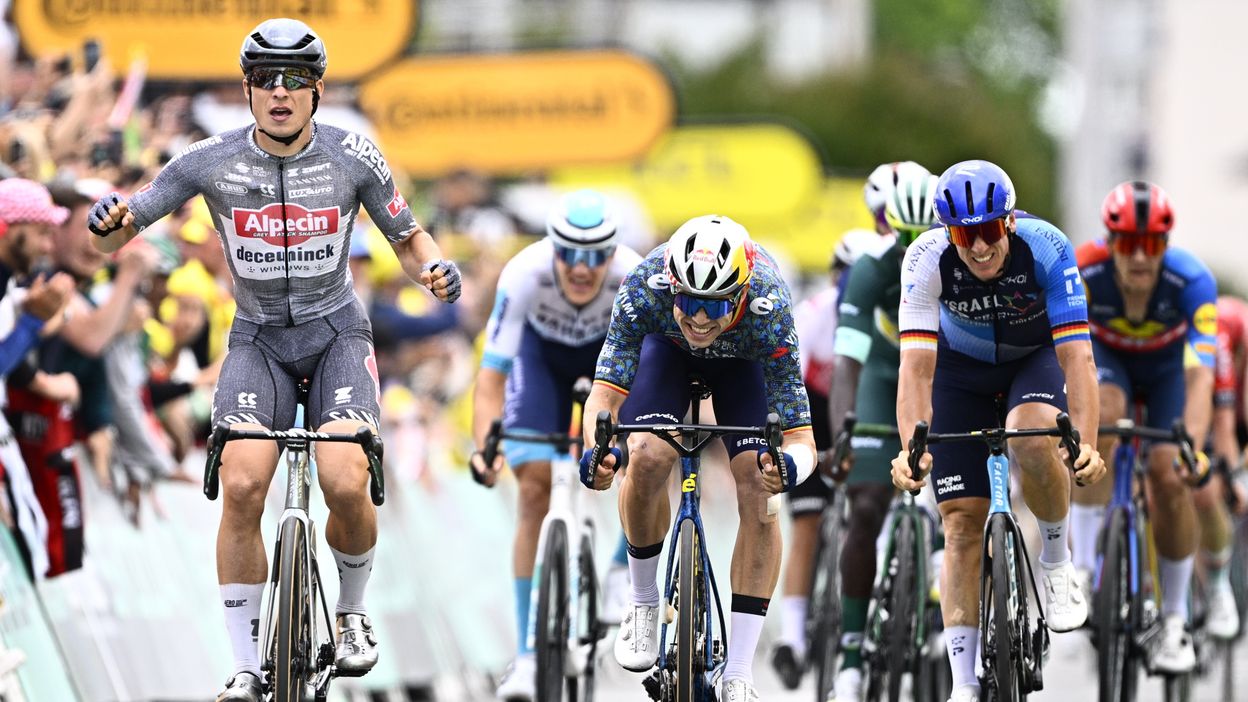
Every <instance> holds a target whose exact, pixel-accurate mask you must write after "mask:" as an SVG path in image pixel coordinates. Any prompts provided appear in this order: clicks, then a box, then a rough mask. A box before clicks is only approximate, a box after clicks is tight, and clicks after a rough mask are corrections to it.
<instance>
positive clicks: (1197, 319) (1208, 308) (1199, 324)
mask: <svg viewBox="0 0 1248 702" xmlns="http://www.w3.org/2000/svg"><path fill="white" fill-rule="evenodd" d="M1192 324H1193V325H1194V326H1195V327H1196V331H1198V332H1200V333H1201V334H1203V335H1205V336H1213V335H1215V334H1217V333H1218V308H1217V306H1216V305H1214V304H1213V303H1212V302H1206V303H1205V304H1203V305H1201V306H1200V307H1197V308H1196V314H1194V315H1192Z"/></svg>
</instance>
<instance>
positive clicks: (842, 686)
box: [832, 668, 862, 702]
mask: <svg viewBox="0 0 1248 702" xmlns="http://www.w3.org/2000/svg"><path fill="white" fill-rule="evenodd" d="M832 695H833V697H832V699H834V700H836V702H862V668H842V669H841V671H840V672H839V673H837V674H836V682H834V683H832Z"/></svg>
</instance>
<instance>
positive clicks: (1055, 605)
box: [1040, 561, 1088, 632]
mask: <svg viewBox="0 0 1248 702" xmlns="http://www.w3.org/2000/svg"><path fill="white" fill-rule="evenodd" d="M1040 570H1041V572H1042V573H1043V576H1044V577H1043V580H1044V604H1045V607H1044V619H1045V621H1046V622H1047V623H1048V625H1049V628H1050V629H1052V630H1053V631H1057V632H1062V631H1074V630H1075V629H1078V628H1079V627H1081V626H1083V625H1084V622H1086V621H1088V600H1087V598H1086V597H1085V595H1084V593H1083V591H1082V590H1081V589H1080V587H1079V573H1078V571H1076V570H1075V566H1074V565H1073V564H1072V563H1071V562H1070V561H1066V562H1065V563H1063V564H1061V565H1056V566H1049V565H1045V564H1044V563H1043V562H1041V563H1040Z"/></svg>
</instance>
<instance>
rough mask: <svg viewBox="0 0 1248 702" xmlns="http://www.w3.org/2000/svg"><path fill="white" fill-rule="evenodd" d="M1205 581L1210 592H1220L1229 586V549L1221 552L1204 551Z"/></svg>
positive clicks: (1228, 547)
mask: <svg viewBox="0 0 1248 702" xmlns="http://www.w3.org/2000/svg"><path fill="white" fill-rule="evenodd" d="M1203 555H1204V560H1205V579H1206V580H1207V581H1208V582H1209V589H1210V590H1220V589H1225V588H1229V587H1230V586H1231V569H1230V565H1231V547H1230V546H1227V547H1226V548H1224V549H1222V550H1221V551H1209V550H1205V551H1204V553H1203Z"/></svg>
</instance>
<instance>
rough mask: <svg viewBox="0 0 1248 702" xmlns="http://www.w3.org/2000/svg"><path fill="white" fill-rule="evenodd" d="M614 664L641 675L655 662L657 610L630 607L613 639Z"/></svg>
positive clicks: (657, 652)
mask: <svg viewBox="0 0 1248 702" xmlns="http://www.w3.org/2000/svg"><path fill="white" fill-rule="evenodd" d="M615 660H616V661H617V662H618V663H619V664H620V665H621V666H623V667H624V669H625V670H631V671H633V672H634V673H644V672H646V671H647V670H650V669H651V668H653V667H654V663H655V661H657V660H659V607H658V606H657V605H656V606H654V607H651V606H649V605H640V604H632V605H630V606H629V608H628V611H627V613H625V615H624V620H623V621H621V622H620V630H619V632H617V633H616V635H615Z"/></svg>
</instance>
